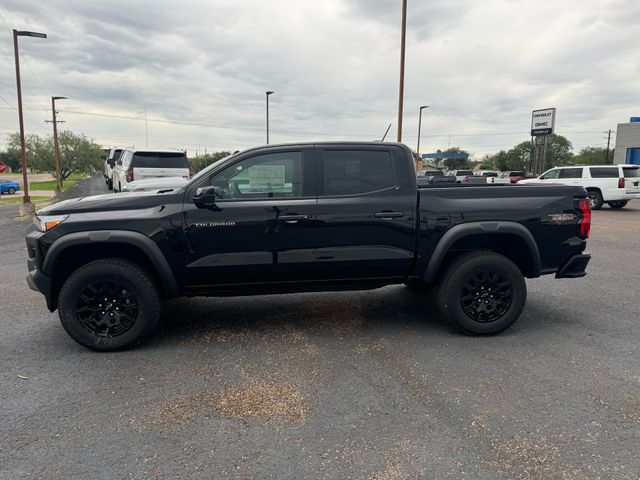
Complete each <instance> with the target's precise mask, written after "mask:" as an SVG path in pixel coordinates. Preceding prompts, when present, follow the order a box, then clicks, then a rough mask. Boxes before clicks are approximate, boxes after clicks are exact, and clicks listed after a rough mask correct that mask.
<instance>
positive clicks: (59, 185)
mask: <svg viewBox="0 0 640 480" xmlns="http://www.w3.org/2000/svg"><path fill="white" fill-rule="evenodd" d="M66 99H67V97H51V113H52V115H53V120H51V121H49V120H45V122H47V123H49V122H51V123H53V158H54V160H55V164H56V193H60V192H62V173H61V168H60V144H59V143H58V123H64V120H56V114H57V113H58V112H56V100H66Z"/></svg>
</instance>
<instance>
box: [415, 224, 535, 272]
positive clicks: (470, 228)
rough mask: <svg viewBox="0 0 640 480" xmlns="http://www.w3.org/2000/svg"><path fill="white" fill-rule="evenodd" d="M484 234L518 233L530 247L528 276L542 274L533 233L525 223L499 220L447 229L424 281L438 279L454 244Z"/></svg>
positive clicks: (434, 252)
mask: <svg viewBox="0 0 640 480" xmlns="http://www.w3.org/2000/svg"><path fill="white" fill-rule="evenodd" d="M482 234H509V235H517V236H518V237H519V238H521V239H522V240H523V241H524V242H525V245H527V247H528V249H529V253H530V254H531V259H532V262H533V268H532V271H531V272H529V275H527V276H528V277H539V276H540V252H539V250H538V245H537V244H536V241H535V239H534V238H533V235H531V232H530V231H529V230H527V228H526V227H524V226H523V225H521V224H519V223H516V222H508V221H498V222H469V223H461V224H459V225H455V226H453V227H451V228H450V229H449V230H447V231H446V232H445V233H444V235H442V238H441V239H440V241H439V242H438V243H437V244H436V248H435V249H434V251H433V254H432V256H431V259H430V260H429V263H428V265H427V268H426V271H425V274H424V277H423V279H422V281H423V282H424V283H433V282H434V281H435V279H436V276H437V274H438V271H439V270H440V267H441V266H442V263H443V261H444V259H445V257H446V255H447V253H448V252H449V250H450V249H451V247H452V246H453V244H454V243H455V242H456V241H458V240H460V239H462V238H464V237H467V236H469V235H482Z"/></svg>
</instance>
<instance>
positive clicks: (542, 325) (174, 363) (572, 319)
mask: <svg viewBox="0 0 640 480" xmlns="http://www.w3.org/2000/svg"><path fill="white" fill-rule="evenodd" d="M102 191H104V192H106V187H105V186H104V182H103V181H102V180H101V179H90V180H88V181H84V182H81V185H78V187H76V188H74V190H73V193H74V194H83V193H99V192H102ZM16 214H17V208H16V207H2V208H0V232H1V236H0V238H1V239H2V240H1V241H2V249H1V250H0V329H1V332H2V334H1V335H0V365H1V366H2V369H1V374H0V478H2V479H12V480H13V479H20V478H43V479H72V478H77V479H88V478H92V479H103V478H104V479H114V478H115V479H120V478H122V479H128V478H172V479H173V478H186V479H192V478H193V479H218V478H234V479H236V478H237V479H253V478H277V479H282V478H314V479H315V478H327V479H342V478H354V479H379V480H382V479H405V478H469V479H485V478H487V479H490V478H504V479H514V478H562V479H574V478H575V479H586V478H589V479H591V478H615V479H619V478H622V479H626V478H629V479H637V478H639V477H640V455H638V445H640V347H639V342H638V339H639V338H640V326H639V323H640V296H639V291H640V287H639V283H638V278H639V277H638V274H639V273H640V261H639V260H638V259H639V255H638V251H639V250H640V202H635V203H633V202H632V203H631V204H630V205H629V206H628V207H627V208H625V209H623V210H620V211H614V210H611V209H608V208H607V207H605V208H604V209H603V210H601V211H597V212H594V219H593V229H592V238H591V240H590V241H589V251H590V252H591V253H592V255H593V259H592V262H591V264H590V266H589V269H588V271H589V275H588V276H587V277H585V278H583V279H578V280H555V279H553V278H552V277H545V278H540V279H535V280H530V281H528V282H527V283H528V288H529V300H528V304H527V306H526V308H525V311H524V314H523V316H522V318H521V319H520V320H519V322H518V323H516V324H515V325H514V326H513V327H512V328H511V329H510V330H508V331H507V332H505V333H504V334H502V335H499V336H496V337H489V338H471V337H465V336H461V335H459V334H457V333H456V332H454V331H452V330H451V329H450V328H448V327H447V326H446V325H444V324H443V323H442V321H441V318H440V316H439V314H438V313H437V311H436V309H435V303H434V302H433V301H432V300H431V298H430V296H429V295H425V294H424V293H416V292H413V291H410V290H408V289H406V288H404V287H401V286H397V287H387V288H383V289H379V290H373V291H367V292H355V293H354V292H345V293H313V294H296V295H282V296H263V297H243V298H237V297H234V298H222V299H180V300H174V301H171V302H168V303H167V304H166V306H165V310H164V315H163V324H162V328H161V329H160V331H159V332H158V333H157V335H155V337H154V338H153V339H152V340H151V341H150V342H148V343H146V344H145V345H144V346H142V347H141V348H138V349H136V350H132V351H126V352H120V353H111V354H104V353H103V354H99V353H94V352H91V351H88V350H85V349H84V348H82V347H80V346H79V345H77V344H76V343H75V342H73V341H72V340H71V339H70V338H69V337H68V336H67V335H66V333H65V332H64V331H63V329H62V327H61V326H60V323H59V322H58V319H57V314H52V313H49V312H48V310H47V309H46V307H45V304H44V299H43V298H42V296H41V295H40V294H38V293H36V292H33V291H31V290H30V289H29V288H28V287H27V284H26V282H25V280H24V278H25V276H26V249H25V245H24V241H23V232H24V229H25V226H26V224H27V223H26V222H25V221H23V220H18V219H15V218H14V216H15V215H16Z"/></svg>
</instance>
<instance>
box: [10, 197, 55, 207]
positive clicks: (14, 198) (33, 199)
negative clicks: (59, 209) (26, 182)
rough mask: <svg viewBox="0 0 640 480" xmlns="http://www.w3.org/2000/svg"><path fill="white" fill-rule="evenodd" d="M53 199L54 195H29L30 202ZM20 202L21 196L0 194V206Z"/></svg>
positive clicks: (42, 201)
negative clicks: (0, 195)
mask: <svg viewBox="0 0 640 480" xmlns="http://www.w3.org/2000/svg"><path fill="white" fill-rule="evenodd" d="M7 197H9V198H7ZM53 199H54V197H31V203H38V202H40V203H44V202H47V201H50V200H53ZM21 203H22V197H15V196H13V195H11V196H9V195H2V198H0V207H1V206H3V205H20V204H21Z"/></svg>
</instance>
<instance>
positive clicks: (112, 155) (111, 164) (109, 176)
mask: <svg viewBox="0 0 640 480" xmlns="http://www.w3.org/2000/svg"><path fill="white" fill-rule="evenodd" d="M121 153H122V149H121V148H112V149H110V150H107V154H106V158H105V160H104V181H105V182H107V186H108V187H109V190H113V169H114V168H116V163H117V162H118V160H119V159H120V154H121Z"/></svg>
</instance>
